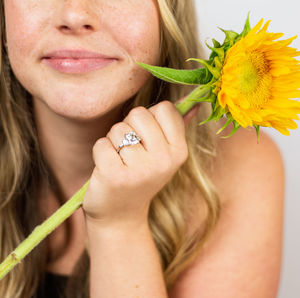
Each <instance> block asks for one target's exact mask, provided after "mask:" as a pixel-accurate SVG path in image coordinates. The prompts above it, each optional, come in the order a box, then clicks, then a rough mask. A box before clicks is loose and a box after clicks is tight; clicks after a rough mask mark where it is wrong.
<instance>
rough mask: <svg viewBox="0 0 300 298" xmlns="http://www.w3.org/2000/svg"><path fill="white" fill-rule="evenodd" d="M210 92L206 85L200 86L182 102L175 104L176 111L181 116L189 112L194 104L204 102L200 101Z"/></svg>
mask: <svg viewBox="0 0 300 298" xmlns="http://www.w3.org/2000/svg"><path fill="white" fill-rule="evenodd" d="M210 90H211V87H210V86H208V85H201V86H199V87H197V88H196V89H194V90H193V91H192V92H191V93H190V94H189V95H188V96H187V97H186V98H185V99H184V100H183V101H182V102H180V103H177V104H175V106H176V108H177V110H178V111H179V112H180V114H181V115H182V116H183V115H185V114H186V113H187V112H188V111H190V110H191V109H192V108H193V107H194V106H195V105H196V104H198V103H199V102H203V101H206V100H201V99H202V98H203V97H205V95H206V94H207V93H208V92H209V91H210Z"/></svg>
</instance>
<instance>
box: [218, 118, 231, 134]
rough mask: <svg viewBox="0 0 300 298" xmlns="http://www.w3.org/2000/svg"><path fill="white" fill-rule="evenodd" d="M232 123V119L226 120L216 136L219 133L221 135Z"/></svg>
mask: <svg viewBox="0 0 300 298" xmlns="http://www.w3.org/2000/svg"><path fill="white" fill-rule="evenodd" d="M231 122H232V119H228V120H227V121H226V123H225V125H224V126H223V127H221V128H220V129H219V130H218V131H217V135H218V134H219V133H221V132H222V131H223V130H224V129H225V128H226V127H227V126H228V125H229V124H230V123H231Z"/></svg>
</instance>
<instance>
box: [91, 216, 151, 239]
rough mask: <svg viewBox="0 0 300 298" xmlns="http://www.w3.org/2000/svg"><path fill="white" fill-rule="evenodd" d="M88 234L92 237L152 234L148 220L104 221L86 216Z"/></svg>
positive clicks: (129, 236)
mask: <svg viewBox="0 0 300 298" xmlns="http://www.w3.org/2000/svg"><path fill="white" fill-rule="evenodd" d="M86 229H87V235H88V237H89V238H90V239H91V238H98V239H99V238H112V237H114V238H131V237H136V236H142V235H149V234H151V232H150V228H149V224H148V221H147V220H144V221H140V222H110V223H107V222H105V223H104V222H102V221H101V220H95V219H92V218H88V217H86Z"/></svg>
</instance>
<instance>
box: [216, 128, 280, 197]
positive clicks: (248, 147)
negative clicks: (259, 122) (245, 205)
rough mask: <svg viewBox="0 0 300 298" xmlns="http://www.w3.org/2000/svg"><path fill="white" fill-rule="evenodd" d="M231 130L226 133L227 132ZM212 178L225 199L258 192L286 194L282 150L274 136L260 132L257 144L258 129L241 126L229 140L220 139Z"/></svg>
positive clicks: (262, 193)
mask: <svg viewBox="0 0 300 298" xmlns="http://www.w3.org/2000/svg"><path fill="white" fill-rule="evenodd" d="M229 132H230V130H227V131H225V132H224V135H227V134H228V133H229ZM211 174H212V179H213V182H214V184H215V185H216V186H217V188H218V189H219V192H220V197H221V200H222V201H223V202H227V200H234V199H235V198H236V197H240V196H241V195H242V197H243V196H245V192H253V191H255V192H256V193H257V194H261V196H263V195H264V194H265V191H272V192H274V193H282V188H283V182H284V164H283V159H282V155H281V152H280V150H279V148H278V146H277V145H276V143H275V142H274V141H273V140H272V138H271V137H270V136H269V135H268V134H266V133H264V132H263V131H261V132H260V140H259V143H257V138H256V132H255V130H254V128H251V129H249V130H246V129H243V128H240V129H239V130H238V131H237V132H236V133H235V134H234V135H233V136H232V137H230V138H228V139H222V138H219V139H218V146H217V157H216V160H215V163H214V167H213V172H212V173H211Z"/></svg>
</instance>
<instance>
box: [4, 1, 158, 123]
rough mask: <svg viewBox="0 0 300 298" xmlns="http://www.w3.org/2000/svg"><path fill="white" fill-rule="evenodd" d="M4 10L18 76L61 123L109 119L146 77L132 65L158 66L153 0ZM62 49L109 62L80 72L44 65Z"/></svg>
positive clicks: (35, 4) (14, 5)
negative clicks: (48, 56) (98, 55)
mask: <svg viewBox="0 0 300 298" xmlns="http://www.w3.org/2000/svg"><path fill="white" fill-rule="evenodd" d="M4 8H5V22H6V38H7V46H8V54H9V60H10V64H11V68H12V70H13V72H14V74H15V76H16V78H17V79H18V80H19V81H20V83H21V84H22V85H23V87H24V88H25V89H26V90H27V91H28V92H29V93H31V94H32V95H33V98H34V100H35V101H38V102H39V103H43V104H44V105H45V106H46V107H47V108H49V109H50V110H51V111H53V112H54V113H56V114H59V115H61V116H63V117H67V118H72V119H77V120H89V119H95V118H97V117H100V116H101V115H104V114H106V113H108V112H109V111H110V110H112V109H114V108H115V107H117V106H119V105H121V104H122V103H125V101H126V100H128V99H129V98H130V97H132V96H133V95H134V94H136V93H137V92H138V90H139V89H140V88H141V87H142V86H143V85H144V84H145V82H146V81H147V79H148V78H149V74H148V73H147V72H146V71H145V70H143V69H141V68H140V67H139V66H138V65H137V64H136V63H135V62H134V61H139V62H144V63H148V64H153V65H155V64H157V63H158V59H159V46H160V45H159V42H160V29H159V12H158V7H157V3H156V0H120V1H116V2H115V1H107V0H99V1H97V2H96V1H92V0H90V1H89V0H78V1H71V0H70V1H61V0H47V1H46V0H41V1H35V0H4ZM87 25H88V26H87ZM62 48H64V49H87V50H90V51H94V52H97V53H101V54H105V55H108V56H109V57H111V58H114V59H111V60H107V62H108V63H107V64H106V65H103V66H102V67H100V68H98V69H95V70H90V71H89V70H87V71H82V72H72V71H70V70H69V71H65V70H63V69H56V68H53V67H51V66H49V65H48V63H45V59H42V58H43V57H45V55H46V54H47V53H49V52H50V51H54V50H58V49H62Z"/></svg>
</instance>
